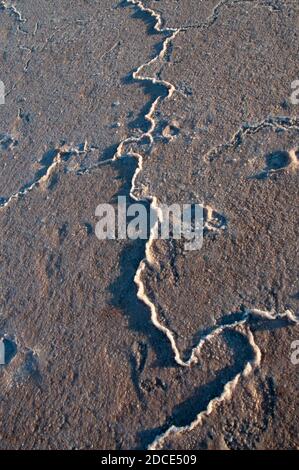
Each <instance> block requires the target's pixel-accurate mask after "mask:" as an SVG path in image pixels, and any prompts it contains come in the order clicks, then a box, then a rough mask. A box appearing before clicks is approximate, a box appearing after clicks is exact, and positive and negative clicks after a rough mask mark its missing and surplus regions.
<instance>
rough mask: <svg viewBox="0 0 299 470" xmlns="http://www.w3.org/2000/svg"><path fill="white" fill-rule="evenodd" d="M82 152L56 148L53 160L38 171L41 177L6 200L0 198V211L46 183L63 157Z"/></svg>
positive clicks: (73, 149) (72, 148)
mask: <svg viewBox="0 0 299 470" xmlns="http://www.w3.org/2000/svg"><path fill="white" fill-rule="evenodd" d="M84 151H86V150H83V151H80V150H79V149H78V148H76V147H71V146H67V145H64V146H62V147H60V148H58V149H57V150H56V154H55V156H53V160H52V161H51V162H50V163H49V164H48V165H47V166H45V167H44V168H42V169H41V170H40V172H41V173H42V174H41V176H39V177H38V178H37V179H35V180H34V181H33V182H30V183H28V184H26V185H25V186H24V187H23V188H21V189H20V190H19V191H17V192H16V193H14V194H12V195H11V196H9V197H8V198H4V197H2V198H1V197H0V209H4V208H5V207H7V206H9V204H10V203H11V202H12V201H14V200H16V199H19V198H20V197H22V196H26V194H28V193H29V192H30V191H32V190H33V189H35V188H37V187H39V186H40V185H41V184H44V183H46V182H47V181H48V180H49V179H50V177H51V175H52V174H53V172H54V171H55V169H56V168H57V167H58V166H59V165H60V164H61V163H62V162H63V160H64V158H63V157H64V156H65V155H69V154H77V155H78V154H80V153H84Z"/></svg>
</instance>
